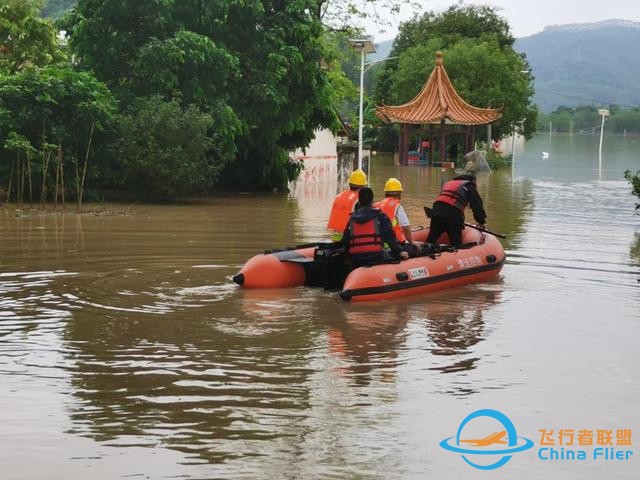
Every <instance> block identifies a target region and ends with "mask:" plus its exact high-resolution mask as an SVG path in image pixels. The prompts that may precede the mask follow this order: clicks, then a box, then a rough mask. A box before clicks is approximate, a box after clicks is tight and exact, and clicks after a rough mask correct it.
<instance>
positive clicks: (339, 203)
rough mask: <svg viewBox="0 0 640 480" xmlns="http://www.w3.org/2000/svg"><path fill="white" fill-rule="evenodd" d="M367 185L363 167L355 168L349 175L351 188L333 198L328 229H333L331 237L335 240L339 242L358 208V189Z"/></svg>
mask: <svg viewBox="0 0 640 480" xmlns="http://www.w3.org/2000/svg"><path fill="white" fill-rule="evenodd" d="M366 186H367V175H366V174H365V173H364V172H363V171H362V170H361V169H358V170H355V171H353V172H352V173H351V175H349V190H345V191H343V192H340V193H339V194H338V196H336V198H335V199H334V200H333V205H332V206H331V214H330V215H329V222H328V223H327V230H333V234H332V236H331V239H332V240H333V241H334V242H339V241H340V239H341V238H342V232H343V231H344V229H345V227H346V226H347V223H348V222H349V216H350V215H351V214H352V213H353V212H354V211H355V210H356V209H357V208H356V204H357V203H358V191H359V190H360V189H361V188H362V187H366Z"/></svg>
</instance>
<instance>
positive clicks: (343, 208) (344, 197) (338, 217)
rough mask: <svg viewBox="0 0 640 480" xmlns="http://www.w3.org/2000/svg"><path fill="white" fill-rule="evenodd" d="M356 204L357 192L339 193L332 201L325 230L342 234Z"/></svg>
mask: <svg viewBox="0 0 640 480" xmlns="http://www.w3.org/2000/svg"><path fill="white" fill-rule="evenodd" d="M357 202H358V190H345V191H344V192H340V193H339V194H338V196H337V197H336V198H335V200H334V201H333V206H332V207H331V215H329V223H328V224H327V229H329V230H335V231H336V232H340V233H342V232H343V231H344V229H345V228H347V223H348V222H349V216H351V212H353V207H355V205H356V203H357Z"/></svg>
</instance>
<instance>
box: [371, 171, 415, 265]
mask: <svg viewBox="0 0 640 480" xmlns="http://www.w3.org/2000/svg"><path fill="white" fill-rule="evenodd" d="M401 201H402V183H400V180H398V179H397V178H393V177H392V178H390V179H388V180H387V181H386V182H385V184H384V199H383V200H380V201H379V202H376V204H375V207H376V208H379V209H380V210H382V211H383V212H384V213H385V214H386V215H387V217H389V219H390V220H391V225H392V226H393V232H394V233H395V235H396V239H397V240H398V243H400V245H401V246H402V249H403V250H404V251H406V252H408V253H409V254H410V255H412V256H415V255H416V254H417V252H418V249H417V247H416V245H415V243H413V238H412V236H411V223H410V222H409V217H407V213H406V212H405V211H404V207H403V206H402V204H401Z"/></svg>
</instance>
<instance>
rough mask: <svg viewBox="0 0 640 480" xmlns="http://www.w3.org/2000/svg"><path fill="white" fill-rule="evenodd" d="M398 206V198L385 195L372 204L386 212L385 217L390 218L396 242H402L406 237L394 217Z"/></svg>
mask: <svg viewBox="0 0 640 480" xmlns="http://www.w3.org/2000/svg"><path fill="white" fill-rule="evenodd" d="M399 206H400V200H398V199H397V198H395V197H385V198H384V199H382V200H380V201H379V202H376V203H375V204H374V207H376V208H379V209H380V210H382V211H383V212H384V213H386V214H387V217H389V219H390V220H391V226H392V227H393V233H395V234H396V239H397V240H398V242H400V243H403V242H404V241H405V240H406V237H405V236H404V232H403V231H402V227H401V226H400V224H398V219H397V218H396V211H397V210H398V207H399Z"/></svg>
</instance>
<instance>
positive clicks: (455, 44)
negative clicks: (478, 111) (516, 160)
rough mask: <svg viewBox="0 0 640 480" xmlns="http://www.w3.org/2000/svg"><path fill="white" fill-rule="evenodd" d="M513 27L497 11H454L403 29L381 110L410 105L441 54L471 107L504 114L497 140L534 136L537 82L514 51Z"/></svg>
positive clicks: (382, 78) (379, 90)
mask: <svg viewBox="0 0 640 480" xmlns="http://www.w3.org/2000/svg"><path fill="white" fill-rule="evenodd" d="M513 43H514V38H513V36H512V35H511V33H510V29H509V25H508V23H507V22H506V21H505V20H504V19H503V18H502V17H500V16H499V15H498V14H497V13H496V11H495V9H494V8H492V7H488V6H464V5H455V6H452V7H450V8H449V9H447V10H446V11H444V12H442V13H435V12H427V13H425V14H424V15H423V16H422V17H421V18H419V19H417V20H414V21H409V22H407V23H404V24H403V25H402V26H401V29H400V33H399V35H398V37H397V38H396V40H395V42H394V46H393V49H392V51H391V55H392V56H397V57H398V58H396V59H393V60H390V61H388V62H386V63H385V66H384V70H383V72H382V73H381V74H380V75H379V77H378V78H379V81H378V83H377V85H376V91H375V100H376V102H377V103H378V104H382V103H384V104H392V105H394V104H395V105H397V104H401V103H405V102H407V101H409V100H411V99H412V98H413V97H414V96H415V95H416V94H417V93H418V92H419V90H420V89H421V88H422V86H423V85H424V83H425V82H426V80H427V78H428V75H429V74H430V73H431V71H432V69H433V66H434V64H433V60H434V59H435V53H436V51H437V50H441V51H443V53H444V62H445V68H446V70H447V72H448V74H449V77H450V79H451V81H452V83H453V85H454V87H456V89H457V90H458V93H460V95H461V96H462V97H463V98H464V99H465V100H466V101H467V102H468V103H470V104H472V105H475V106H479V107H485V108H489V107H491V108H498V107H502V108H503V117H502V119H501V120H499V121H498V122H495V123H494V124H493V125H492V127H493V128H492V133H493V136H494V137H502V136H506V135H509V134H511V133H512V132H513V131H514V130H516V131H518V132H519V133H521V134H524V135H525V136H526V137H530V136H531V135H533V133H534V132H535V127H536V118H537V109H536V107H535V106H534V105H533V104H532V102H531V98H532V96H533V84H532V80H533V79H532V77H531V76H530V75H529V74H528V73H527V72H528V70H529V69H528V64H527V62H526V60H525V59H524V58H523V56H522V55H521V54H518V53H517V52H515V51H514V50H513Z"/></svg>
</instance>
